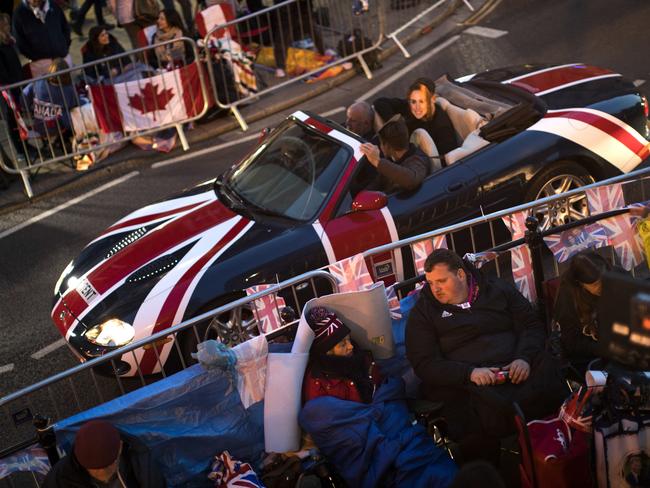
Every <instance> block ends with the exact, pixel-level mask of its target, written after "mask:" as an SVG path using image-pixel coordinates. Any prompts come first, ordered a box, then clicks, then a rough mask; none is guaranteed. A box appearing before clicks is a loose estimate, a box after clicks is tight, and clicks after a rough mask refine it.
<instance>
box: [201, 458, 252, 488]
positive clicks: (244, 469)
mask: <svg viewBox="0 0 650 488" xmlns="http://www.w3.org/2000/svg"><path fill="white" fill-rule="evenodd" d="M208 478H209V479H211V480H212V481H213V482H214V485H213V486H215V487H217V488H235V487H243V488H264V484H262V482H261V481H260V479H259V478H258V477H257V474H255V471H253V468H252V467H251V465H250V464H248V463H243V462H241V461H238V460H237V459H233V457H232V456H231V455H230V453H229V452H228V451H223V452H222V453H221V454H217V455H216V456H215V461H214V463H212V469H211V470H210V474H208Z"/></svg>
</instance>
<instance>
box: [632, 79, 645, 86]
mask: <svg viewBox="0 0 650 488" xmlns="http://www.w3.org/2000/svg"><path fill="white" fill-rule="evenodd" d="M633 83H634V86H636V87H640V86H641V85H643V84H644V83H645V80H634V81H633Z"/></svg>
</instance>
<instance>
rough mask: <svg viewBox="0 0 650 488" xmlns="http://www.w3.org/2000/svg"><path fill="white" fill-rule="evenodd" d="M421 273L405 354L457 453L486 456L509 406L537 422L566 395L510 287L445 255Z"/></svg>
mask: <svg viewBox="0 0 650 488" xmlns="http://www.w3.org/2000/svg"><path fill="white" fill-rule="evenodd" d="M424 269H425V276H426V279H427V283H428V286H425V287H424V288H423V289H422V292H421V294H420V298H419V299H418V301H417V303H416V305H415V306H414V308H413V310H412V311H411V313H410V316H409V320H408V324H407V327H406V355H407V357H408V360H409V362H410V363H411V365H412V366H413V369H414V370H415V373H416V375H417V376H418V377H419V378H420V379H421V380H422V387H423V390H422V391H423V393H424V395H425V396H426V397H427V398H428V399H430V400H434V401H440V400H442V401H443V403H444V407H443V414H444V416H445V417H446V418H447V421H448V424H449V431H450V435H451V437H452V438H453V439H455V440H458V441H459V442H460V445H461V449H462V452H463V454H464V455H465V456H466V457H468V458H471V457H475V456H482V457H486V456H487V457H490V455H495V452H494V450H492V451H491V452H488V451H490V447H494V446H495V445H497V443H498V439H499V438H501V437H504V436H507V435H509V434H511V433H513V432H514V423H513V414H514V411H513V409H512V402H514V401H516V402H517V403H519V404H520V406H521V407H522V409H523V410H524V413H525V414H526V416H527V417H528V418H538V417H539V416H542V415H546V414H548V413H550V412H552V411H553V409H555V408H557V407H558V406H559V403H560V402H561V400H562V399H563V397H564V395H565V394H566V392H565V390H564V387H563V384H562V380H561V377H560V375H559V373H558V372H557V368H556V367H555V364H554V363H553V361H552V359H551V358H550V356H548V355H546V354H545V353H544V344H545V329H544V325H543V324H542V322H541V321H540V319H539V318H538V317H537V315H536V314H535V312H534V311H533V309H532V307H531V305H530V303H529V302H528V301H527V300H526V299H525V298H524V297H523V295H521V294H520V293H519V292H518V291H517V290H516V289H515V288H514V287H513V286H512V285H511V284H510V283H508V282H506V281H504V280H501V279H498V278H487V277H483V276H481V275H480V274H479V273H478V272H477V270H475V269H474V268H473V267H472V266H470V265H468V264H466V263H464V262H463V260H462V259H461V258H460V257H459V256H458V255H457V254H455V253H454V252H452V251H449V250H447V249H438V250H435V251H433V252H432V253H431V254H430V255H429V257H428V258H427V260H426V262H425V266H424ZM506 376H507V377H508V380H507V381H505V382H504V381H503V380H504V377H506ZM475 450H478V452H475ZM496 453H497V454H498V450H497V451H496Z"/></svg>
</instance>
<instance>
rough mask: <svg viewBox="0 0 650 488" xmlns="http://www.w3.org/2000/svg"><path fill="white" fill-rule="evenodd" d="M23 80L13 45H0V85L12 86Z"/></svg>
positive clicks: (21, 69)
mask: <svg viewBox="0 0 650 488" xmlns="http://www.w3.org/2000/svg"><path fill="white" fill-rule="evenodd" d="M22 79H23V68H22V66H21V65H20V60H19V59H18V54H17V53H16V49H15V48H14V46H13V44H2V43H0V85H12V84H14V83H18V82H19V81H22Z"/></svg>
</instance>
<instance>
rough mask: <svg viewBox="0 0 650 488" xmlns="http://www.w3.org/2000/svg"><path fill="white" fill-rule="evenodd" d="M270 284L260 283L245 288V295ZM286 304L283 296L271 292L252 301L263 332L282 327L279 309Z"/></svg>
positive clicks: (258, 290) (265, 287)
mask: <svg viewBox="0 0 650 488" xmlns="http://www.w3.org/2000/svg"><path fill="white" fill-rule="evenodd" d="M270 286H271V285H267V284H262V285H255V286H251V287H250V288H246V295H248V296H250V295H252V294H254V293H257V292H260V291H264V290H266V289H267V288H269V287H270ZM285 305H286V303H285V301H284V298H282V297H280V296H278V295H276V294H275V293H271V294H270V295H266V296H263V297H262V298H258V299H257V300H254V301H253V307H255V316H256V317H257V320H258V321H259V323H260V329H261V332H262V333H263V334H267V333H269V332H272V331H274V330H276V329H279V328H280V327H282V319H281V318H280V311H279V310H280V309H281V308H282V307H284V306H285Z"/></svg>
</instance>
